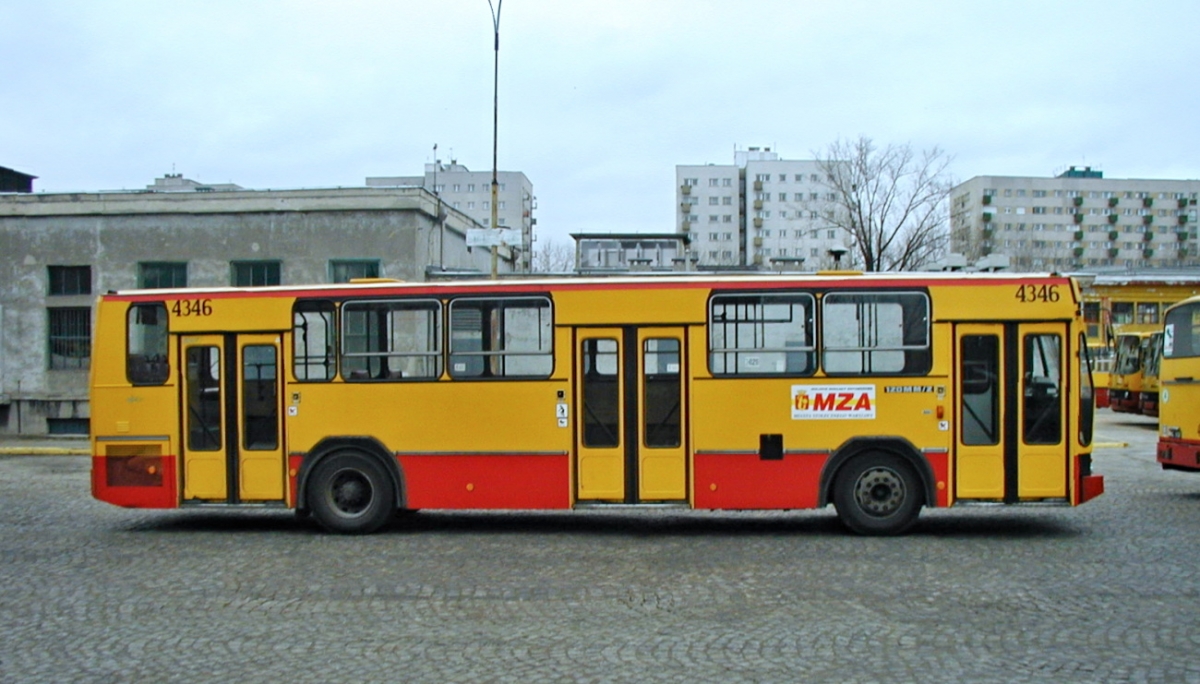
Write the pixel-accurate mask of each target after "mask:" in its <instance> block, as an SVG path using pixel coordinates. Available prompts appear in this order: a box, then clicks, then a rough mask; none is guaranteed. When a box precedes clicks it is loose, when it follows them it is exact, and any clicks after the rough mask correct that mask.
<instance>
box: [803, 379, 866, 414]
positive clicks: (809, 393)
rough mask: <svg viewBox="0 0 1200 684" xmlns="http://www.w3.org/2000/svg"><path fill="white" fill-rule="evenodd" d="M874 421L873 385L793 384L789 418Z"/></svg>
mask: <svg viewBox="0 0 1200 684" xmlns="http://www.w3.org/2000/svg"><path fill="white" fill-rule="evenodd" d="M829 419H833V420H874V419H875V385H792V420H829Z"/></svg>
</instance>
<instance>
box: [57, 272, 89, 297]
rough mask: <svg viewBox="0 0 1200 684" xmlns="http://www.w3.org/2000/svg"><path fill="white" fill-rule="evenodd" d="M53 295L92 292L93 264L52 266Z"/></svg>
mask: <svg viewBox="0 0 1200 684" xmlns="http://www.w3.org/2000/svg"><path fill="white" fill-rule="evenodd" d="M49 271H50V273H49V275H50V294H51V295H86V294H91V293H92V267H91V266H51V267H50V268H49Z"/></svg>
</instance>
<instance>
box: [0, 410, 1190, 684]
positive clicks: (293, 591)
mask: <svg viewBox="0 0 1200 684" xmlns="http://www.w3.org/2000/svg"><path fill="white" fill-rule="evenodd" d="M1098 439H1099V440H1100V441H1106V442H1127V443H1128V444H1129V446H1127V447H1118V448H1114V447H1112V446H1111V445H1110V446H1109V448H1104V449H1099V450H1097V454H1096V468H1097V470H1098V471H1099V472H1102V473H1104V474H1105V475H1106V476H1107V488H1108V492H1107V493H1106V494H1105V495H1104V496H1103V497H1101V498H1100V499H1098V500H1096V501H1094V502H1091V503H1089V504H1087V505H1085V506H1082V507H1080V508H1076V509H1066V508H1036V509H1011V508H1005V509H952V510H947V511H934V512H926V513H925V514H923V516H922V519H921V522H920V523H919V524H918V526H917V527H916V529H915V530H914V532H913V533H912V534H910V535H908V536H905V537H902V538H896V539H873V538H861V537H854V536H850V535H847V534H845V533H844V532H842V530H841V528H840V527H839V525H838V524H837V522H836V520H835V518H834V515H833V511H832V509H829V510H825V511H815V512H813V511H810V512H804V513H770V514H758V513H756V514H731V513H722V514H713V513H703V512H697V513H640V512H635V513H620V514H615V513H591V512H588V513H545V514H533V513H518V514H507V513H505V514H480V513H468V514H444V513H437V514H426V513H422V514H419V515H417V516H415V517H410V518H408V519H406V520H402V521H399V522H397V523H396V524H395V525H394V526H392V527H391V528H389V529H388V530H387V531H385V532H383V533H381V534H377V535H374V536H370V537H365V538H347V537H337V536H332V535H326V534H322V533H319V532H318V531H317V530H316V528H315V526H314V525H313V524H311V523H309V522H305V521H298V520H296V519H295V518H294V517H292V516H291V515H290V514H287V513H214V512H180V511H130V510H122V509H118V508H115V507H111V506H108V505H106V504H102V503H99V502H95V501H93V500H91V499H90V498H89V496H88V491H87V487H88V468H89V463H88V461H87V459H86V458H83V457H78V456H36V457H30V456H24V457H22V456H3V457H0V502H2V504H3V506H2V508H0V587H2V590H0V591H2V594H0V681H3V682H26V681H46V682H66V681H81V682H213V681H236V682H276V681H300V682H305V681H312V682H330V681H354V682H474V681H480V682H483V681H487V682H522V683H524V682H560V681H579V682H800V681H828V682H904V681H921V682H950V681H970V682H978V681H994V682H1050V681H1053V682H1097V681H1105V682H1110V681H1135V682H1143V681H1144V682H1181V681H1192V682H1200V629H1198V627H1200V475H1195V476H1193V475H1189V474H1184V473H1170V472H1163V471H1161V470H1159V468H1158V466H1157V464H1155V463H1154V459H1153V443H1154V439H1155V436H1154V423H1153V421H1150V420H1147V419H1143V418H1140V417H1122V416H1114V415H1113V414H1111V413H1109V412H1108V411H1102V412H1101V420H1100V424H1099V427H1098Z"/></svg>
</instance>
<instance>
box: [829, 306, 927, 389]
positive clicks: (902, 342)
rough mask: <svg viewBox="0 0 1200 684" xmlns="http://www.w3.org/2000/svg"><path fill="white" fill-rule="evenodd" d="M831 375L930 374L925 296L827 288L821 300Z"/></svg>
mask: <svg viewBox="0 0 1200 684" xmlns="http://www.w3.org/2000/svg"><path fill="white" fill-rule="evenodd" d="M822 313H823V316H822V320H821V332H822V337H823V340H824V345H823V355H822V356H823V365H824V368H825V372H826V373H828V374H830V375H924V374H925V373H928V372H929V368H930V364H931V363H932V355H931V354H930V350H929V298H928V297H926V296H925V294H924V293H922V292H861V293H860V292H855V293H844V292H831V293H829V294H827V295H825V298H824V299H823V300H822Z"/></svg>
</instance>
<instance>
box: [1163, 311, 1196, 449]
mask: <svg viewBox="0 0 1200 684" xmlns="http://www.w3.org/2000/svg"><path fill="white" fill-rule="evenodd" d="M1158 375H1159V387H1160V391H1159V402H1158V428H1159V432H1158V435H1159V436H1158V455H1157V460H1158V462H1159V463H1161V464H1162V467H1163V469H1164V470H1192V471H1196V470H1200V297H1192V298H1190V299H1186V300H1184V301H1182V302H1180V303H1178V304H1176V305H1175V306H1173V307H1171V308H1170V309H1168V310H1167V313H1166V316H1165V317H1164V323H1163V338H1162V361H1161V363H1160V365H1159V373H1158Z"/></svg>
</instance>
